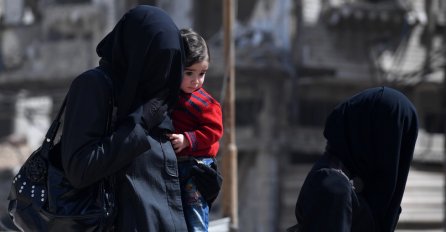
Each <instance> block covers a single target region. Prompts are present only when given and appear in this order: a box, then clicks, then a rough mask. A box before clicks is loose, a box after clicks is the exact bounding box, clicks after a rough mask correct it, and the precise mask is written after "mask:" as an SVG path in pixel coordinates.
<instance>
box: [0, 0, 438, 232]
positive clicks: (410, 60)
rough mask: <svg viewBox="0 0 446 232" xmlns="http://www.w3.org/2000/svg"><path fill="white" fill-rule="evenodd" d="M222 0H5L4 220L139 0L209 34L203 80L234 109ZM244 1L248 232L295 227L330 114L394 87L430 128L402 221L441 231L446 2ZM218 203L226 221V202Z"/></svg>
mask: <svg viewBox="0 0 446 232" xmlns="http://www.w3.org/2000/svg"><path fill="white" fill-rule="evenodd" d="M223 1H224V0H211V1H210V0H162V1H161V0H151V1H150V0H146V1H144V0H0V107H1V108H0V109H1V110H0V168H1V172H0V173H1V175H0V181H1V183H0V188H1V190H0V197H2V199H3V200H2V201H0V214H1V217H2V218H3V219H4V220H2V222H3V223H7V222H6V221H7V220H6V219H5V218H7V215H6V213H7V211H6V205H7V201H6V197H7V194H8V191H9V186H10V182H9V178H11V175H12V174H13V173H14V171H15V169H16V168H17V167H18V166H19V165H20V164H21V163H22V162H23V161H24V160H25V159H26V156H27V154H29V151H31V150H33V149H35V148H36V146H38V145H39V143H40V141H41V140H42V138H43V134H44V133H45V132H46V130H47V127H48V125H49V124H50V122H51V119H52V117H53V116H54V115H55V113H56V112H57V110H58V108H59V106H60V104H61V102H62V100H63V98H64V96H65V94H66V92H67V90H68V87H69V85H70V83H71V81H72V80H73V79H74V78H75V77H76V76H77V75H78V74H80V73H81V72H83V71H84V70H86V69H89V68H92V67H94V66H96V65H97V62H98V57H97V55H96V52H95V48H96V45H97V43H98V42H99V41H100V39H101V38H102V37H103V36H104V35H105V34H106V33H107V32H108V31H110V30H111V29H112V28H113V26H114V25H115V23H116V22H117V21H118V19H119V18H120V17H121V16H122V15H123V13H124V12H126V11H127V10H128V9H129V8H131V7H132V6H134V5H136V4H150V5H156V6H159V7H161V8H163V9H164V10H166V11H167V12H168V13H169V14H170V15H171V16H172V18H173V19H174V21H175V22H176V23H177V25H178V27H179V28H183V27H191V28H194V29H195V30H196V31H197V32H199V33H201V34H202V35H203V36H204V37H205V39H206V40H207V41H208V43H209V45H210V51H211V65H210V70H209V72H208V74H207V80H206V84H205V85H206V87H207V89H209V90H210V92H212V94H213V95H214V96H215V97H216V98H217V100H219V101H220V102H222V103H223V98H224V87H225V85H224V83H225V78H227V74H225V72H224V71H225V67H224V65H223V28H222V18H223V17H222V2H223ZM235 2H236V20H235V25H234V28H233V29H234V30H233V34H234V42H235V57H236V67H235V73H236V125H237V130H236V131H237V134H236V142H237V147H238V195H239V197H238V199H239V200H238V202H239V203H238V212H239V220H238V221H239V225H238V226H239V231H253V232H254V231H255V232H262V231H266V232H270V231H271V232H275V231H284V229H285V228H286V227H289V226H291V225H292V224H293V223H295V219H294V204H295V202H296V200H297V196H298V192H299V186H300V185H301V184H302V183H301V182H302V181H303V178H304V177H305V175H306V173H307V171H308V168H309V167H310V165H311V163H312V162H313V161H314V160H315V159H316V158H317V157H318V156H319V155H321V152H322V151H323V149H324V146H325V140H324V138H323V136H322V129H323V125H324V123H325V118H326V116H327V115H328V113H329V112H330V111H331V110H332V108H333V107H334V106H335V105H336V104H337V103H339V102H340V101H341V100H343V99H344V98H346V97H347V96H350V95H352V94H353V93H356V92H358V91H360V90H362V89H364V88H367V87H372V86H382V85H387V86H391V87H394V88H397V89H399V90H401V91H403V92H404V93H405V94H406V95H407V96H408V97H409V98H410V99H411V100H412V101H413V102H414V104H415V106H416V107H417V110H418V113H419V117H420V124H421V129H420V133H419V140H418V142H417V147H416V154H415V158H414V159H415V162H414V168H413V172H411V176H410V177H409V181H411V180H414V182H411V183H409V184H408V194H406V195H407V196H409V197H406V196H405V199H404V200H403V203H404V204H406V206H407V207H406V208H405V207H404V205H403V214H402V216H401V220H400V225H399V228H400V229H401V230H403V229H404V230H408V231H419V230H422V229H441V228H443V212H444V210H443V207H442V206H443V204H444V200H443V199H444V196H443V174H442V169H441V166H442V164H443V162H444V161H443V160H444V146H445V145H444V143H445V141H444V136H443V135H444V130H445V127H446V124H445V114H444V112H445V110H444V109H445V108H446V107H445V106H446V104H445V103H446V97H445V96H446V94H445V92H446V91H445V88H444V86H445V85H444V79H445V77H444V76H445V53H446V49H445V44H446V42H445V38H446V36H445V33H446V32H445V29H444V28H445V21H446V19H445V18H446V17H445V15H446V2H444V1H442V0H240V1H235ZM222 155H224V154H220V155H219V157H220V158H221V156H222ZM415 164H416V165H415ZM420 167H422V168H420ZM426 167H427V168H426ZM427 180H429V181H427ZM417 181H418V182H417ZM412 183H413V184H412ZM423 183H424V185H423ZM405 209H408V210H405ZM420 210H421V211H420ZM214 211H215V213H214V214H213V217H214V218H219V217H220V216H221V215H219V204H217V205H216V206H215V207H214ZM0 226H1V225H0ZM413 228H416V229H413ZM420 228H421V229H420ZM1 229H2V228H0V230H1Z"/></svg>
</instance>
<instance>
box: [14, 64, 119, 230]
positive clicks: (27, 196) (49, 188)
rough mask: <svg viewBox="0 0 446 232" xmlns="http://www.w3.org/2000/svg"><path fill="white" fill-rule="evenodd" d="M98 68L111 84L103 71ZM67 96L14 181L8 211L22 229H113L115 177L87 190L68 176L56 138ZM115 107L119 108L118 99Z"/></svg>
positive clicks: (108, 126) (108, 122)
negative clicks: (40, 143)
mask: <svg viewBox="0 0 446 232" xmlns="http://www.w3.org/2000/svg"><path fill="white" fill-rule="evenodd" d="M95 70H96V71H99V72H101V73H102V74H103V75H104V76H105V78H107V81H108V82H109V83H111V80H110V79H109V78H108V77H107V76H106V75H105V73H104V72H103V71H102V70H99V69H97V68H96V69H95ZM112 89H113V88H112ZM112 93H113V92H112ZM112 98H113V97H112ZM66 99H67V97H65V99H64V101H63V103H62V106H61V107H60V109H59V112H58V114H57V116H56V119H55V120H54V121H53V123H52V124H51V127H50V128H49V130H48V132H47V134H46V136H45V140H44V141H43V143H42V145H41V146H40V147H39V148H38V149H37V150H35V151H34V152H33V153H32V154H31V155H30V157H29V158H28V159H27V160H26V161H25V163H24V164H23V165H22V167H21V168H20V170H19V172H18V174H17V175H16V176H15V177H14V179H13V181H12V186H11V191H10V194H9V198H8V200H9V207H8V212H9V215H10V216H11V218H12V220H13V222H14V224H15V225H16V226H17V227H19V229H21V230H22V231H109V230H111V229H112V227H113V220H114V216H115V214H116V211H117V210H116V208H115V195H114V177H108V178H105V179H103V180H101V181H98V182H97V183H95V184H92V185H90V186H88V187H86V188H84V189H75V188H73V187H72V186H71V185H70V184H69V182H68V181H67V180H66V179H65V176H64V172H63V170H62V165H61V150H60V142H59V143H56V144H54V139H55V137H56V134H57V131H58V129H59V126H60V123H61V120H60V119H61V116H62V114H63V112H64V109H65V105H66ZM112 109H113V110H114V109H115V105H114V101H112ZM110 112H112V111H110ZM110 118H112V116H110ZM113 120H114V119H113V118H112V119H111V120H107V131H108V132H111V127H112V124H113Z"/></svg>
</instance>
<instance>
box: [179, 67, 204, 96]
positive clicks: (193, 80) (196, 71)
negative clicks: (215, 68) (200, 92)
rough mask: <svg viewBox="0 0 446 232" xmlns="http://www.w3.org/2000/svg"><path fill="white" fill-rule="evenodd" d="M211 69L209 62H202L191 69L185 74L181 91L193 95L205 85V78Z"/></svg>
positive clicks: (187, 69)
mask: <svg viewBox="0 0 446 232" xmlns="http://www.w3.org/2000/svg"><path fill="white" fill-rule="evenodd" d="M208 67H209V62H208V61H201V62H198V63H195V64H193V65H191V66H189V67H186V68H185V69H184V72H183V81H182V82H181V90H183V92H185V93H192V92H194V91H196V90H197V89H199V88H201V87H202V86H203V83H204V77H205V75H206V72H207V70H208Z"/></svg>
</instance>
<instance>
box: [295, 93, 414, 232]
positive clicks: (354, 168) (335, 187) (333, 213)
mask: <svg viewBox="0 0 446 232" xmlns="http://www.w3.org/2000/svg"><path fill="white" fill-rule="evenodd" d="M417 134H418V120H417V114H416V110H415V108H414V106H413V105H412V104H411V102H410V101H409V100H408V99H407V98H406V97H405V96H404V95H403V94H402V93H400V92H398V91H397V90H394V89H391V88H388V87H378V88H370V89H367V90H365V91H363V92H361V93H358V94H356V95H354V96H352V97H351V98H349V99H347V100H346V101H344V102H343V103H341V104H340V105H338V106H337V107H336V108H335V109H334V110H333V112H332V113H331V114H330V115H329V117H328V118H327V121H326V126H325V130H324V136H325V138H326V139H327V146H326V150H325V154H324V155H323V156H322V157H321V158H320V159H319V160H318V161H317V162H316V163H315V164H314V166H313V168H312V170H311V171H310V173H309V174H308V176H307V178H306V180H305V182H304V184H303V186H302V189H301V191H300V195H299V198H298V200H297V204H296V211H295V213H296V218H297V221H298V225H296V226H295V227H294V229H297V230H290V231H305V232H308V231H318V232H321V231H330V232H333V231H339V232H340V231H345V232H347V231H358V232H359V231H361V232H367V231H375V232H378V231H379V232H388V231H389V232H390V231H394V230H395V227H396V225H397V222H398V219H399V214H400V212H401V207H400V204H401V200H402V197H403V193H404V189H405V186H406V180H407V175H408V172H409V167H410V163H411V160H412V156H413V151H414V147H415V142H416V139H417Z"/></svg>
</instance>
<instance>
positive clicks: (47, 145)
mask: <svg viewBox="0 0 446 232" xmlns="http://www.w3.org/2000/svg"><path fill="white" fill-rule="evenodd" d="M67 98H68V94H67V95H65V98H64V99H63V102H62V105H61V106H60V109H59V112H58V113H57V116H56V118H55V119H54V121H53V123H51V126H50V128H49V129H48V131H47V132H46V135H45V140H44V141H43V144H42V147H41V148H42V149H43V150H45V151H49V150H51V148H52V147H53V145H54V139H55V138H56V134H57V131H58V130H59V127H60V119H61V117H62V114H63V112H64V111H65V106H66V104H67ZM42 154H43V156H44V158H48V152H43V153H42Z"/></svg>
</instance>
